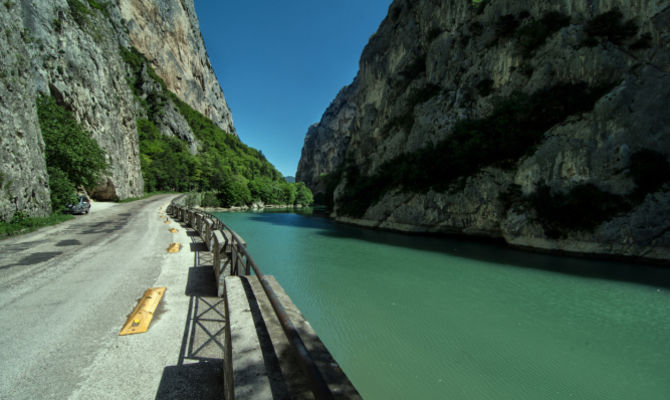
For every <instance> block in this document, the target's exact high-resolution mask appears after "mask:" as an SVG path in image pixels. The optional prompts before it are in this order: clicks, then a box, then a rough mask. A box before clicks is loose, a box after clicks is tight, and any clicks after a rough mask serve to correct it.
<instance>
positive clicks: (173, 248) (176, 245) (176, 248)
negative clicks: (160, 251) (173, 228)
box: [168, 243, 181, 253]
mask: <svg viewBox="0 0 670 400" xmlns="http://www.w3.org/2000/svg"><path fill="white" fill-rule="evenodd" d="M179 249H181V244H179V243H170V247H168V253H176V252H178V251H179Z"/></svg>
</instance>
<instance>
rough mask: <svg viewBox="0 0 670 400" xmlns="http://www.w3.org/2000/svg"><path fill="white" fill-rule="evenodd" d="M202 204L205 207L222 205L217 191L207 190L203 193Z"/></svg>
mask: <svg viewBox="0 0 670 400" xmlns="http://www.w3.org/2000/svg"><path fill="white" fill-rule="evenodd" d="M200 205H201V206H203V207H221V202H219V198H218V197H217V195H216V193H213V192H206V193H203V194H202V199H201V200H200Z"/></svg>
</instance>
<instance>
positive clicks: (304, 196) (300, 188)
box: [295, 182, 314, 206]
mask: <svg viewBox="0 0 670 400" xmlns="http://www.w3.org/2000/svg"><path fill="white" fill-rule="evenodd" d="M295 189H296V195H295V204H301V205H304V206H308V205H310V204H312V203H314V196H313V195H312V191H311V190H309V188H308V187H307V186H305V183H304V182H297V183H295Z"/></svg>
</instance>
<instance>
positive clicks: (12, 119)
mask: <svg viewBox="0 0 670 400" xmlns="http://www.w3.org/2000/svg"><path fill="white" fill-rule="evenodd" d="M3 8H5V7H4V6H3ZM0 26H2V32H1V33H2V34H0V121H2V123H0V220H11V218H12V217H13V216H14V213H15V212H16V211H23V212H25V213H27V214H29V215H35V216H46V215H48V214H49V213H50V212H51V206H50V203H49V179H48V178H47V172H46V164H45V162H44V157H43V155H42V154H43V148H44V142H43V141H42V137H41V136H40V135H39V134H38V133H39V130H40V126H39V122H38V119H37V110H36V108H35V88H34V86H33V85H32V84H31V79H32V71H31V68H30V57H29V55H28V54H27V53H26V51H25V45H24V39H23V37H22V36H21V35H22V33H23V24H22V22H21V8H20V7H18V6H14V7H10V8H9V9H3V10H1V11H0Z"/></svg>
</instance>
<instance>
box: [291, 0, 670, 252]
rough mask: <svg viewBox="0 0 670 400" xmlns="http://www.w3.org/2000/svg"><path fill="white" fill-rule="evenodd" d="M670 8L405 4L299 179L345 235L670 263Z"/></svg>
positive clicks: (313, 136) (314, 139)
mask: <svg viewBox="0 0 670 400" xmlns="http://www.w3.org/2000/svg"><path fill="white" fill-rule="evenodd" d="M669 28H670V1H667V0H639V1H635V2H630V1H627V0H596V1H587V0H560V1H552V2H547V1H539V0H533V1H528V2H519V1H514V0H490V1H482V2H470V1H458V2H455V1H446V0H444V1H439V0H418V1H409V0H396V1H394V2H393V3H392V5H391V6H390V7H389V13H388V16H387V17H386V18H385V19H384V21H383V22H382V24H381V25H380V27H379V30H378V31H377V33H375V34H374V35H373V36H372V37H371V38H370V41H369V43H368V45H367V46H366V48H365V50H364V51H363V54H362V56H361V59H360V70H359V72H358V75H357V76H356V78H355V79H354V81H353V83H352V84H351V85H349V86H347V87H345V88H344V89H342V91H341V92H340V93H339V94H338V95H337V97H336V99H335V100H334V101H333V103H332V104H331V105H330V107H329V108H328V109H327V110H326V112H325V113H324V115H323V117H322V119H321V121H320V122H319V123H317V124H315V125H313V126H311V127H310V128H309V130H308V132H307V136H306V138H305V144H304V147H303V150H302V156H301V159H300V163H299V166H298V173H297V177H296V178H297V180H298V181H304V182H305V183H307V185H308V186H309V187H310V188H311V189H312V190H313V191H314V193H315V195H316V197H317V198H321V199H322V200H323V201H324V202H325V203H332V205H333V216H334V217H335V218H336V219H338V220H341V221H345V222H350V223H355V224H360V225H365V226H371V227H378V228H384V229H393V230H401V231H409V232H433V233H454V234H462V235H472V236H484V237H493V238H504V239H505V240H506V241H507V242H508V243H510V244H513V245H515V246H520V247H530V248H536V249H546V250H558V251H567V252H577V253H589V254H594V253H595V254H604V255H617V256H619V255H623V256H632V257H642V258H652V259H665V260H667V259H669V258H670V185H669V183H670V166H669V165H670V164H669V162H668V156H669V155H670V114H669V113H668V112H667V107H668V104H669V103H670V73H669V72H670V32H669Z"/></svg>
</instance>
